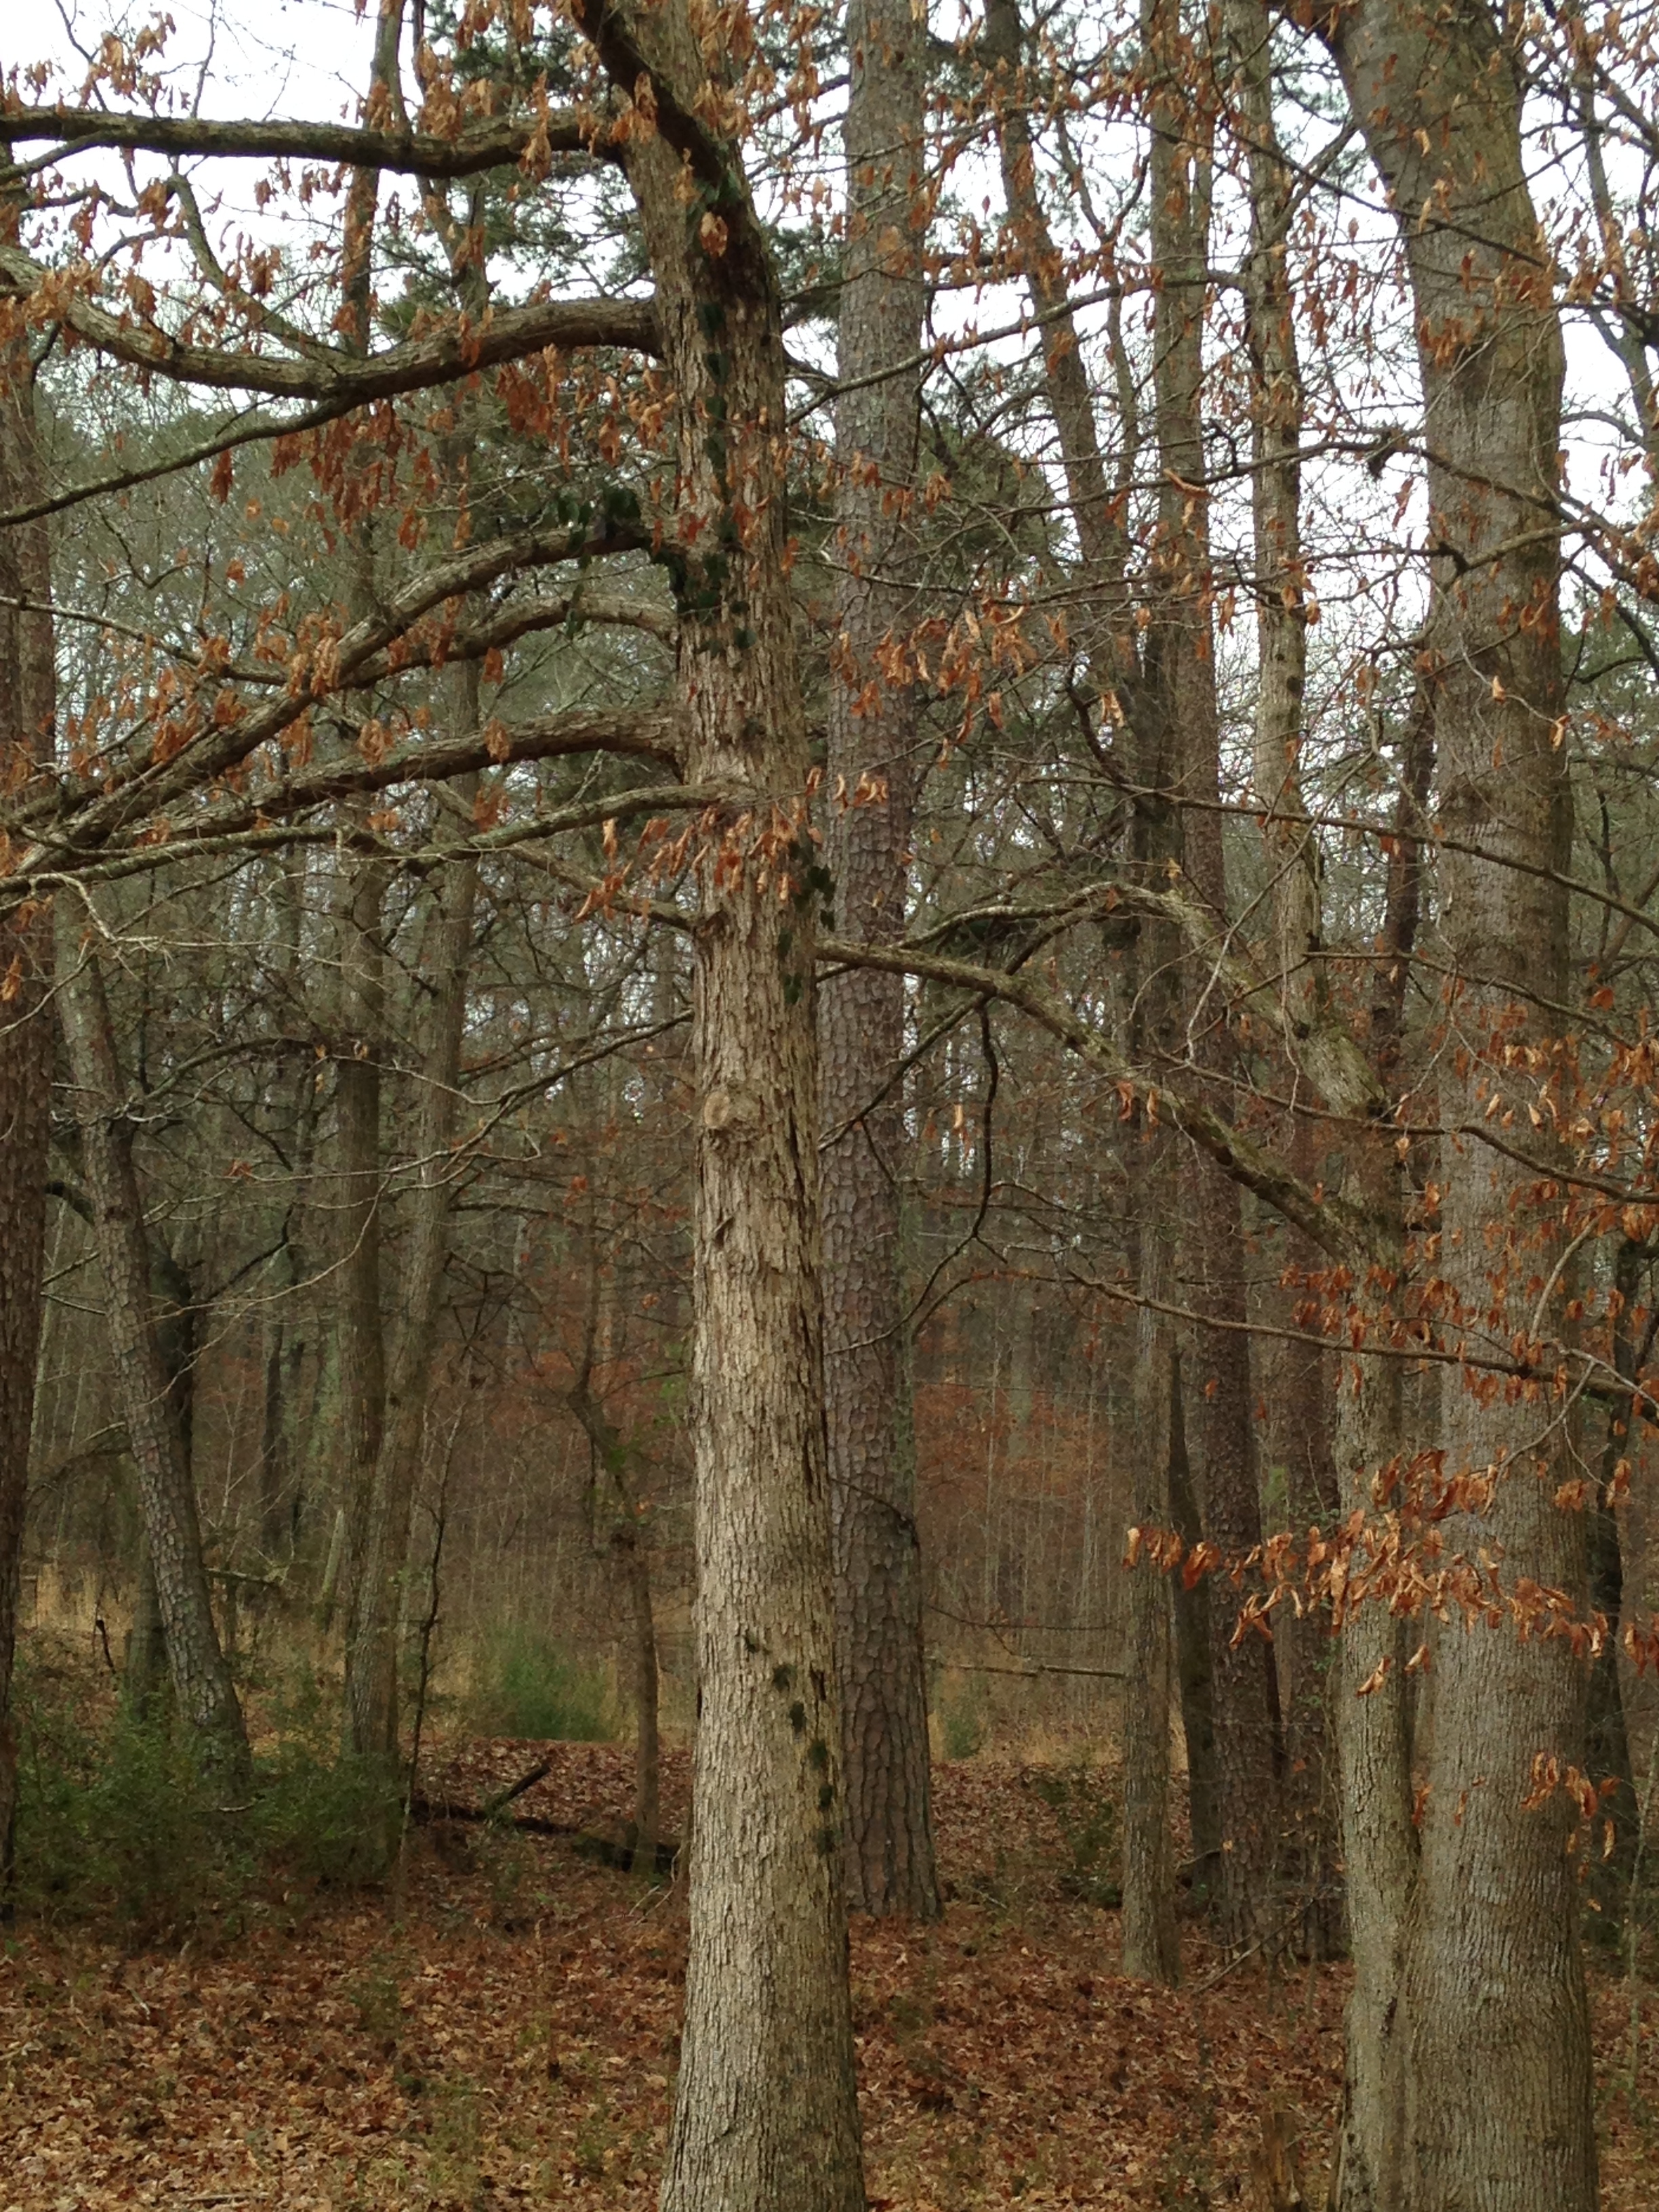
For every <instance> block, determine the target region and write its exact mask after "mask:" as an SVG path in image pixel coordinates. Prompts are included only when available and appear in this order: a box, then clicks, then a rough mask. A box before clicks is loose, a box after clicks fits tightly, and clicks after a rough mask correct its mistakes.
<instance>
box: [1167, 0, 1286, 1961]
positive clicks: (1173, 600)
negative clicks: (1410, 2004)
mask: <svg viewBox="0 0 1659 2212" xmlns="http://www.w3.org/2000/svg"><path fill="white" fill-rule="evenodd" d="M1145 36H1146V48H1147V52H1148V54H1149V55H1150V56H1152V58H1153V61H1154V66H1155V68H1156V69H1157V70H1159V71H1160V72H1162V73H1163V76H1162V82H1164V84H1165V86H1166V89H1165V91H1164V93H1163V94H1162V95H1161V96H1160V97H1159V98H1158V100H1157V101H1156V103H1155V106H1154V109H1153V113H1152V150H1151V156H1150V162H1151V167H1150V173H1149V189H1150V196H1151V222H1152V258H1153V261H1154V264H1155V265H1156V266H1157V268H1158V271H1159V283H1158V289H1157V291H1156V294H1155V295H1154V306H1153V334H1152V346H1153V361H1154V366H1153V393H1154V400H1155V407H1156V420H1157V441H1158V479H1159V487H1160V489H1159V494H1158V531H1157V535H1156V538H1155V541H1154V548H1153V561H1152V569H1153V578H1152V586H1153V607H1152V619H1153V625H1154V629H1155V631H1156V632H1157V635H1156V636H1155V637H1154V638H1152V639H1151V640H1150V641H1149V653H1148V665H1149V667H1150V668H1152V669H1155V670H1156V671H1157V673H1158V678H1159V679H1160V680H1161V683H1162V684H1163V686H1164V690H1165V693H1166V696H1167V701H1168V703H1167V706H1166V707H1165V709H1164V717H1165V726H1166V727H1168V728H1169V729H1170V730H1172V731H1174V732H1178V733H1179V749H1178V752H1177V753H1176V754H1175V755H1174V756H1173V758H1174V763H1175V765H1176V772H1177V775H1178V776H1179V787H1180V794H1181V798H1182V800H1183V801H1186V802H1195V803H1194V804H1189V805H1188V811H1186V813H1185V815H1184V817H1183V820H1182V858H1183V864H1184V867H1185V872H1186V874H1187V876H1188V879H1189V880H1190V882H1191V883H1192V884H1193V886H1194V890H1196V891H1197V892H1198V895H1199V896H1200V898H1201V899H1203V900H1204V901H1205V902H1206V904H1207V905H1208V906H1209V907H1210V908H1211V910H1212V913H1213V914H1215V915H1217V916H1218V917H1223V918H1225V915H1226V912H1227V884H1226V870H1225V859H1224V854H1223V850H1222V843H1221V816H1220V812H1219V810H1218V806H1217V805H1216V801H1217V800H1218V797H1219V780H1220V757H1221V740H1220V720H1219V715H1218V708H1217V702H1216V688H1215V659H1214V649H1213V644H1212V637H1211V623H1210V616H1209V611H1208V610H1209V604H1210V596H1211V584H1212V578H1211V573H1210V537H1209V525H1208V514H1207V495H1206V494H1205V493H1204V492H1203V490H1202V489H1201V487H1202V484H1203V479H1204V475H1205V458H1204V437H1203V387H1204V355H1203V324H1204V295H1205V286H1206V256H1207V250H1208V244H1209V231H1210V221H1209V196H1210V183H1209V176H1210V164H1211V159H1212V156H1211V149H1210V147H1209V145H1208V143H1207V141H1206V137H1205V136H1204V135H1203V134H1204V132H1205V131H1207V128H1208V126H1207V125H1204V124H1202V123H1201V122H1200V118H1198V116H1197V115H1196V113H1195V112H1191V111H1189V110H1188V107H1187V106H1186V103H1185V100H1184V99H1183V98H1182V95H1181V94H1180V93H1179V91H1178V90H1177V89H1176V88H1177V87H1178V86H1179V85H1181V84H1182V82H1183V81H1184V79H1183V76H1182V70H1181V64H1182V53H1183V49H1182V46H1181V42H1180V26H1179V21H1178V17H1177V14H1176V10H1175V9H1173V8H1172V7H1171V6H1170V4H1169V0H1146V9H1145ZM1185 981H1186V996H1187V999H1188V1005H1187V1006H1185V1007H1183V1009H1182V1012H1183V1016H1184V1017H1185V1018H1186V1019H1185V1023H1184V1025H1185V1026H1187V1027H1188V1030H1189V1032H1190V1034H1191V1036H1192V1037H1193V1039H1194V1042H1193V1046H1192V1049H1193V1051H1194V1054H1195V1056H1196V1057H1197V1060H1198V1061H1199V1064H1200V1066H1202V1067H1204V1068H1205V1069H1206V1071H1208V1072H1209V1073H1210V1074H1211V1075H1212V1078H1213V1079H1214V1080H1213V1082H1212V1085H1210V1086H1209V1087H1210V1088H1211V1089H1212V1091H1213V1092H1214V1094H1215V1095H1214V1096H1213V1097H1212V1102H1211V1103H1212V1104H1214V1105H1215V1106H1216V1107H1218V1109H1223V1110H1225V1106H1226V1103H1227V1101H1226V1099H1225V1095H1224V1093H1223V1083H1224V1081H1225V1075H1226V1073H1228V1070H1229V1061H1230V1058H1231V1046H1230V1043H1229V1040H1228V1038H1227V1036H1226V1034H1225V1027H1223V1028H1221V1029H1220V1031H1219V1033H1218V1020H1219V1017H1218V1015H1210V1014H1208V1013H1206V1008H1205V1005H1204V997H1205V994H1206V993H1207V992H1208V990H1209V988H1210V972H1209V968H1208V965H1207V963H1204V962H1202V961H1198V960H1193V959H1191V958H1189V959H1188V962H1187V963H1185ZM1182 1200H1183V1203H1182V1209H1181V1214H1180V1219H1181V1222H1182V1237H1181V1261H1182V1269H1181V1272H1182V1275H1183V1277H1185V1278H1186V1279H1187V1281H1188V1284H1189V1285H1191V1286H1192V1287H1191V1290H1190V1293H1189V1295H1190V1296H1191V1297H1192V1300H1193V1303H1194V1304H1196V1305H1198V1306H1199V1307H1200V1310H1202V1311H1203V1313H1204V1314H1205V1316H1206V1319H1209V1320H1212V1321H1213V1322H1215V1323H1216V1326H1214V1327H1206V1326H1205V1325H1203V1324H1202V1323H1200V1324H1199V1325H1197V1326H1195V1327H1194V1328H1193V1329H1192V1331H1191V1340H1190V1348H1189V1351H1188V1356H1187V1359H1186V1361H1185V1366H1186V1370H1187V1377H1188V1396H1187V1402H1188V1407H1189V1409H1190V1411H1189V1414H1188V1422H1187V1443H1188V1452H1189V1455H1190V1456H1191V1460H1192V1468H1193V1477H1194V1489H1195V1491H1196V1492H1197V1497H1198V1504H1199V1511H1200V1516H1201V1518H1202V1522H1203V1526H1204V1533H1205V1534H1206V1536H1207V1537H1208V1539H1209V1540H1210V1541H1211V1542H1212V1543H1213V1544H1215V1545H1217V1546H1218V1547H1219V1549H1220V1551H1221V1553H1222V1554H1223V1556H1224V1558H1227V1559H1242V1558H1243V1556H1244V1555H1245V1554H1246V1553H1249V1552H1250V1551H1252V1550H1253V1549H1254V1548H1255V1546H1256V1545H1258V1544H1259V1543H1260V1542H1261V1498H1260V1493H1259V1491H1258V1487H1257V1473H1256V1450H1255V1418H1254V1414H1255V1395H1254V1391H1253V1389H1252V1385H1251V1375H1250V1340H1249V1335H1248V1334H1247V1333H1246V1330H1245V1328H1244V1322H1245V1320H1246V1315H1245V1304H1244V1279H1245V1265H1244V1234H1243V1194H1242V1192H1241V1191H1240V1189H1239V1187H1238V1185H1237V1182H1235V1181H1234V1180H1233V1179H1232V1178H1231V1176H1227V1175H1226V1174H1225V1173H1224V1172H1223V1170H1221V1169H1219V1168H1218V1166H1217V1165H1216V1164H1215V1163H1214V1162H1213V1161H1212V1160H1211V1159H1210V1158H1208V1156H1207V1155H1206V1154H1202V1153H1200V1152H1198V1151H1197V1150H1196V1149H1195V1148H1194V1147H1188V1148H1186V1149H1185V1150H1184V1152H1183V1155H1182ZM1230 1591H1231V1583H1228V1582H1226V1581H1225V1580H1224V1581H1220V1582H1218V1583H1217V1584H1216V1585H1215V1587H1214V1588H1213V1589H1212V1591H1211V1594H1210V1601H1209V1611H1210V1674H1211V1701H1212V1707H1213V1711H1214V1717H1215V1746H1216V1807H1217V1812H1218V1818H1219V1824H1220V1829H1221V1853H1220V1857H1219V1860H1218V1881H1217V1882H1216V1885H1215V1891H1214V1902H1215V1905H1216V1921H1217V1926H1218V1931H1219V1933H1220V1935H1221V1936H1222V1938H1223V1940H1224V1942H1227V1943H1230V1944H1231V1945H1234V1946H1237V1947H1243V1946H1245V1945H1249V1944H1251V1943H1258V1942H1267V1941H1269V1940H1270V1938H1271V1937H1272V1935H1273V1930H1274V1929H1275V1928H1276V1926H1277V1924H1278V1923H1279V1917H1280V1915H1279V1901H1278V1896H1277V1879H1278V1857H1279V1837H1280V1828H1281V1818H1280V1812H1279V1769H1280V1759H1281V1746H1280V1741H1279V1711H1278V1696H1277V1687H1276V1683H1275V1679H1274V1674H1273V1650H1272V1647H1271V1645H1270V1644H1267V1642H1266V1641H1265V1640H1264V1639H1263V1638H1261V1637H1260V1636H1256V1635H1254V1634H1252V1635H1249V1636H1246V1637H1245V1638H1243V1641H1242V1642H1236V1641H1235V1638H1234V1633H1233V1632H1234V1629H1235V1626H1237V1617H1238V1607H1237V1603H1236V1602H1232V1601H1230V1595H1229V1594H1230Z"/></svg>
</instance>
